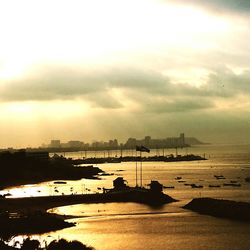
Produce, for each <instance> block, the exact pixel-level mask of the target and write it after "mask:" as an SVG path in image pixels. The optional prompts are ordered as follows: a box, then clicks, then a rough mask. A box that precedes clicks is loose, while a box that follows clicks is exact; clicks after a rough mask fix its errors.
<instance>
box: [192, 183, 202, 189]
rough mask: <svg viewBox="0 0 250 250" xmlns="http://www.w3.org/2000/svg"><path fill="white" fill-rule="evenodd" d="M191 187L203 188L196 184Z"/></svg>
mask: <svg viewBox="0 0 250 250" xmlns="http://www.w3.org/2000/svg"><path fill="white" fill-rule="evenodd" d="M191 187H192V188H203V186H202V185H196V184H191Z"/></svg>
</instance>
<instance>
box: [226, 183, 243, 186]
mask: <svg viewBox="0 0 250 250" xmlns="http://www.w3.org/2000/svg"><path fill="white" fill-rule="evenodd" d="M223 186H225V187H228V186H230V187H241V184H240V183H224V184H223Z"/></svg>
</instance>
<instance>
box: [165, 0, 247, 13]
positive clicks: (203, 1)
mask: <svg viewBox="0 0 250 250" xmlns="http://www.w3.org/2000/svg"><path fill="white" fill-rule="evenodd" d="M166 2H169V1H166ZM175 2H176V3H180V4H188V5H195V6H199V7H202V8H205V9H211V10H212V11H216V12H218V11H219V12H221V11H230V12H240V13H249V12H250V2H249V1H248V0H238V1H235V0H209V1H207V0H189V1H180V0H175Z"/></svg>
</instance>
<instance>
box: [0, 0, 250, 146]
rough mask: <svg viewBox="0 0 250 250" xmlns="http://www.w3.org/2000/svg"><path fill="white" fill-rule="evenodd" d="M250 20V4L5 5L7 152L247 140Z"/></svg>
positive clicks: (160, 0) (0, 105)
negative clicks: (47, 146) (84, 144)
mask: <svg viewBox="0 0 250 250" xmlns="http://www.w3.org/2000/svg"><path fill="white" fill-rule="evenodd" d="M249 22H250V3H249V1H232V0H227V1H226V0H212V1H204V0H201V1H197V0H190V1H179V0H173V1H170V0H133V1H132V0H127V1H119V0H107V1H97V0H93V1H80V0H75V1H67V0H61V1H58V0H55V1H48V0H44V1H35V2H34V1H31V0H24V1H16V0H11V1H1V2H0V30H1V44H0V113H1V116H0V137H1V140H0V148H6V147H16V148H21V147H26V146H30V147H37V146H39V145H41V144H42V143H43V142H46V141H49V140H50V139H51V138H60V139H61V140H63V141H69V140H77V139H78V138H85V140H86V141H89V140H91V139H92V138H100V140H107V139H108V138H118V139H119V140H125V138H127V137H129V136H131V137H137V138H138V137H143V136H144V135H147V134H150V135H151V136H152V137H155V138H157V137H164V136H165V135H166V134H169V135H171V134H173V135H175V134H178V133H179V131H185V133H186V134H188V135H190V136H195V137H197V138H199V139H201V140H202V141H207V142H212V143H249V142H250V119H249V117H250V102H249V98H250V84H249V82H250V67H249V60H250V44H249V42H248V40H249V39H248V38H250V30H249Z"/></svg>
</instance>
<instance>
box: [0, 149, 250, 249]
mask: <svg viewBox="0 0 250 250" xmlns="http://www.w3.org/2000/svg"><path fill="white" fill-rule="evenodd" d="M86 153H87V154H88V157H90V156H95V157H102V156H104V154H106V156H107V154H109V155H110V156H117V157H119V156H120V155H119V154H120V152H119V151H110V152H71V153H64V154H63V155H64V156H65V157H70V158H81V157H84V156H86V155H85V154H86ZM59 154H62V153H59ZM123 154H124V155H125V154H126V155H135V154H136V152H135V151H132V150H128V151H126V152H123ZM149 154H150V155H163V154H164V155H168V154H176V150H175V149H174V150H173V149H164V150H163V149H161V150H160V149H155V150H151V152H150V153H149ZM177 154H180V155H183V154H195V155H201V156H204V155H205V157H206V158H207V160H205V161H188V162H142V165H141V163H140V162H137V163H136V162H122V163H109V164H99V165H95V166H98V167H99V168H101V169H102V170H103V171H105V172H106V173H108V174H110V175H105V176H100V177H99V179H92V180H89V179H81V180H77V181H68V180H61V181H65V182H66V183H64V184H57V183H54V182H53V181H51V182H43V183H40V184H29V185H23V186H19V187H14V188H11V189H6V190H4V191H1V192H0V193H1V194H3V193H6V192H7V193H9V194H11V196H10V198H11V197H26V196H41V195H63V194H80V193H97V192H102V188H112V186H113V180H114V179H115V178H117V177H123V178H124V179H125V180H126V181H127V184H128V185H129V186H135V185H136V171H135V170H136V165H137V168H138V169H140V168H141V167H142V185H143V186H144V187H147V185H148V184H149V183H150V181H151V180H157V181H159V182H160V183H162V184H163V185H164V186H165V187H166V188H165V189H164V193H166V194H168V195H170V196H171V197H173V198H175V199H177V200H178V202H174V203H170V204H166V205H164V206H162V207H157V208H155V207H150V206H148V205H143V204H137V203H104V204H100V203H99V204H79V205H71V206H64V207H57V208H54V209H51V211H52V212H56V213H59V214H63V215H74V216H77V218H74V219H70V220H68V221H70V222H75V223H76V226H75V227H71V228H66V229H63V230H59V231H56V232H49V233H46V234H42V235H31V237H32V238H36V239H39V240H40V242H45V241H46V242H50V241H52V240H55V239H60V238H66V239H68V240H79V241H81V242H83V243H84V244H86V245H90V246H92V247H94V248H95V249H97V250H116V249H128V250H130V249H131V250H133V249H135V250H142V249H143V250H144V249H202V250H203V249H214V250H219V249H223V250H224V249H243V250H244V249H250V224H249V223H245V222H238V221H233V220H228V219H222V218H216V217H212V216H208V215H201V214H198V213H196V212H192V211H189V210H186V209H184V208H183V206H184V205H185V204H187V203H188V202H190V201H191V200H192V199H193V198H198V197H212V198H218V199H228V200H235V201H246V202H250V182H247V181H246V180H245V178H247V177H250V145H247V144H244V145H228V144H227V145H226V144H225V145H224V144H220V145H218V144H217V145H213V144H209V145H199V146H192V147H190V148H185V149H179V150H178V152H177ZM144 155H145V156H147V153H146V152H144V153H143V156H144ZM216 176H221V178H220V179H218V178H216ZM139 177H140V175H137V181H138V183H139V185H140V180H139V179H140V178H139ZM190 184H196V185H200V186H203V187H202V188H192V187H191V186H190ZM224 184H237V185H235V186H228V185H224ZM211 185H212V187H211ZM22 237H26V236H18V237H15V238H14V239H13V241H15V240H20V239H21V238H22Z"/></svg>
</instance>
